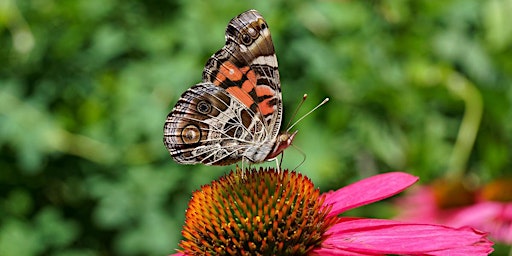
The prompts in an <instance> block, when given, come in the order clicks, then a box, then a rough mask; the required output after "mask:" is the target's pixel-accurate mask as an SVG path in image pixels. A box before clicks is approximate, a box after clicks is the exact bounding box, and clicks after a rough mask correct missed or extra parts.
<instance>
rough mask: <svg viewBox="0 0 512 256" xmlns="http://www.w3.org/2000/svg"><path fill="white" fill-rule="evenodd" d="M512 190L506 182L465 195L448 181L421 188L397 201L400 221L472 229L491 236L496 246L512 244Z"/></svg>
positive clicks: (494, 183) (454, 184)
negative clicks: (468, 227)
mask: <svg viewBox="0 0 512 256" xmlns="http://www.w3.org/2000/svg"><path fill="white" fill-rule="evenodd" d="M511 190H512V182H511V181H507V180H500V181H497V182H493V183H490V184H488V185H487V186H486V187H484V188H483V189H481V190H480V191H467V190H466V191H465V192H463V191H464V188H463V186H462V185H461V183H456V182H452V183H450V182H446V181H445V182H437V183H434V184H432V185H431V186H418V187H415V188H414V189H413V190H412V191H411V193H408V194H407V195H406V196H405V197H402V198H400V199H399V200H398V201H397V206H398V208H399V210H400V214H399V215H398V216H397V219H400V220H406V221H414V222H421V223H431V224H441V225H447V226H452V227H461V226H470V227H474V228H477V229H479V230H483V231H485V232H488V233H489V236H490V237H491V238H492V239H493V240H495V241H496V242H501V243H506V244H512V202H511V201H510V197H511V196H512V191H511ZM461 192H462V194H461ZM505 197H507V198H505ZM460 198H466V199H464V200H462V201H461V200H460ZM454 199H458V201H457V202H455V201H454Z"/></svg>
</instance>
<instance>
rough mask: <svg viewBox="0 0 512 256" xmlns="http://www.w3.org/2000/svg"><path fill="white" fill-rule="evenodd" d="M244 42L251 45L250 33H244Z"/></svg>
mask: <svg viewBox="0 0 512 256" xmlns="http://www.w3.org/2000/svg"><path fill="white" fill-rule="evenodd" d="M241 39H242V43H243V44H245V45H250V44H251V43H252V38H251V36H250V35H249V34H242V38H241Z"/></svg>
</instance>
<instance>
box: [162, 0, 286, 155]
mask: <svg viewBox="0 0 512 256" xmlns="http://www.w3.org/2000/svg"><path fill="white" fill-rule="evenodd" d="M202 77H203V81H202V83H199V84H196V85H194V86H192V87H191V88H190V89H188V90H187V91H185V92H184V93H183V94H182V95H181V97H180V99H179V100H178V102H177V103H176V105H175V107H174V108H173V110H172V111H171V113H169V115H168V116H167V120H166V122H165V125H164V144H165V146H166V147H167V149H168V150H169V152H170V154H171V156H172V157H173V159H174V160H175V161H176V162H178V163H181V164H196V163H203V164H206V165H228V164H233V163H236V162H238V161H248V162H251V163H260V162H264V161H268V160H272V159H274V158H275V157H277V156H278V155H279V154H280V153H281V152H282V151H283V150H284V149H285V148H287V147H288V146H289V145H290V144H291V143H292V141H293V138H294V136H295V133H296V132H295V133H288V132H283V133H279V130H280V128H281V122H282V113H283V106H282V96H281V84H280V80H279V71H278V64H277V58H276V55H275V51H274V45H273V42H272V38H271V36H270V30H269V28H268V25H267V23H266V21H265V20H264V19H263V17H262V16H261V14H259V13H258V12H257V11H255V10H249V11H246V12H244V13H242V14H240V15H238V16H237V17H235V18H233V19H232V20H231V21H230V22H229V24H228V26H227V28H226V44H225V45H224V47H223V48H222V49H221V50H219V51H217V52H216V53H215V54H213V55H212V57H211V58H210V59H209V60H208V61H207V63H206V65H205V68H204V70H203V76H202Z"/></svg>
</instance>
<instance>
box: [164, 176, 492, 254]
mask: <svg viewBox="0 0 512 256" xmlns="http://www.w3.org/2000/svg"><path fill="white" fill-rule="evenodd" d="M245 177H246V178H245V179H241V178H240V171H237V173H233V172H232V173H230V174H228V175H226V176H224V177H222V178H221V179H219V180H218V181H214V182H213V183H212V184H211V185H206V186H203V187H202V188H201V190H198V191H196V192H195V193H194V194H193V197H192V199H191V201H190V203H189V208H188V210H187V214H186V216H187V217H186V222H185V226H184V229H183V231H182V234H183V236H184V240H183V241H182V242H181V243H180V246H181V247H182V250H181V252H179V253H176V254H173V255H198V254H199V255H214V254H217V255H218V254H221V255H327V256H329V255H384V254H408V255H448V254H449V255H469V254H471V255H487V254H488V253H490V252H492V247H491V246H492V243H491V242H490V241H489V240H487V238H486V234H485V233H482V232H480V231H477V230H475V229H472V228H467V227H464V228H459V229H454V228H450V227H446V226H440V225H430V224H415V223H406V222H400V221H395V220H384V219H367V218H352V217H339V216H338V215H339V214H340V213H342V212H345V211H347V210H350V209H353V208H356V207H359V206H362V205H366V204H370V203H373V202H376V201H379V200H382V199H384V198H387V197H390V196H393V195H395V194H397V193H399V192H401V191H403V190H404V189H405V188H407V187H409V186H410V185H412V184H413V183H415V182H416V181H417V180H418V178H417V177H414V176H411V175H409V174H406V173H400V172H393V173H386V174H381V175H376V176H373V177H370V178H367V179H364V180H361V181H359V182H356V183H354V184H351V185H349V186H346V187H344V188H341V189H339V190H337V191H333V192H328V193H324V194H320V193H319V190H318V188H316V189H315V188H314V185H313V183H312V182H311V181H310V180H309V179H308V178H307V177H305V176H303V175H301V174H297V173H295V172H288V171H284V172H281V173H277V172H275V171H274V170H273V169H270V170H262V169H260V170H259V171H256V170H252V171H250V172H249V174H248V175H245Z"/></svg>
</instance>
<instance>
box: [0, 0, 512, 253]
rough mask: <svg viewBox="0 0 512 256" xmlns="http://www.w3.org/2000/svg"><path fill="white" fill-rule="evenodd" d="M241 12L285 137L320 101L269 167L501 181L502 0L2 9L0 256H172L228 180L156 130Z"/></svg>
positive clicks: (55, 1) (510, 64) (326, 184)
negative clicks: (265, 38) (187, 221)
mask: <svg viewBox="0 0 512 256" xmlns="http://www.w3.org/2000/svg"><path fill="white" fill-rule="evenodd" d="M253 8H254V9H258V10H259V11H260V12H261V13H262V14H263V15H264V16H265V18H266V19H267V21H268V23H269V25H270V28H271V31H272V36H273V39H274V43H275V47H276V51H277V56H278V59H279V64H280V72H281V79H282V86H283V97H284V103H285V109H286V113H285V117H284V118H285V122H284V123H285V124H286V123H287V121H288V120H289V119H290V118H291V117H290V114H291V113H292V112H293V109H294V108H295V106H296V105H297V104H298V102H299V101H300V99H301V98H302V94H303V93H308V94H309V98H308V100H307V101H306V103H305V105H306V106H305V107H303V108H302V109H301V111H300V113H304V112H306V111H307V110H308V109H311V108H312V107H313V106H314V105H316V104H317V103H318V102H320V101H321V100H322V99H323V98H324V97H330V98H331V102H329V104H327V105H326V106H324V107H322V108H321V109H320V110H318V111H316V112H315V113H314V114H312V115H311V116H310V117H308V118H306V119H305V120H304V121H302V122H301V123H300V124H299V125H298V126H297V129H299V134H298V136H297V138H296V141H295V142H294V145H295V147H297V148H298V149H299V150H297V149H294V148H291V149H288V150H287V151H286V153H285V154H284V163H283V166H284V167H285V168H295V167H296V166H297V165H299V164H300V162H301V161H302V160H303V159H304V156H303V155H302V154H301V151H303V152H304V154H305V156H306V159H305V162H304V163H303V164H302V165H300V166H299V167H298V170H299V171H301V172H302V173H305V174H306V175H308V176H309V177H311V178H312V179H313V181H314V182H315V184H316V185H317V186H319V187H321V188H322V190H328V189H335V188H338V187H341V186H343V185H344V184H347V183H349V182H352V181H354V180H358V179H360V178H361V177H364V176H368V175H372V174H375V173H378V172H382V171H392V170H404V171H409V172H411V173H413V174H415V175H419V176H420V177H421V179H422V181H423V182H428V181H430V180H432V179H433V178H436V177H439V176H442V175H444V173H445V172H447V171H461V170H462V171H465V172H466V173H468V174H471V175H474V176H475V177H478V178H479V179H480V180H482V181H487V180H491V179H494V178H499V177H501V176H504V175H507V174H510V173H511V169H512V160H511V159H512V158H511V156H512V155H511V153H510V149H511V148H512V111H511V107H512V87H511V86H512V58H511V57H510V56H512V44H511V43H512V26H510V24H512V16H511V15H510V13H512V0H488V1H479V0H448V1H430V0H417V1H412V0H399V1H396V0H382V1H341V0H340V1H234V0H229V1H215V2H213V1H204V0H203V1H199V0H189V1H174V0H162V1H156V0H149V1H134V0H126V1H119V0H75V1H64V0H30V1H29V0H2V1H0V43H1V45H2V47H0V59H1V62H2V64H1V67H0V198H1V201H0V255H41V254H45V255H76V256H79V255H80V256H81V255H166V254H169V253H172V252H173V251H174V249H176V247H177V244H178V241H179V239H180V236H181V235H180V229H181V226H182V224H183V218H184V210H185V208H186V203H187V201H188V200H189V198H190V195H191V193H192V191H194V190H196V189H198V188H199V187H200V185H201V184H205V183H208V182H210V181H211V180H212V179H214V178H216V177H219V176H221V175H222V174H223V173H224V172H226V171H228V170H229V169H231V168H232V167H206V166H199V165H198V166H181V165H178V164H176V163H174V162H173V161H172V160H171V158H170V157H169V155H168V152H167V150H166V149H165V148H164V146H163V144H162V127H163V123H164V120H165V118H166V115H167V113H168V112H169V111H170V109H171V108H172V106H173V105H174V103H175V102H176V100H177V99H178V97H179V96H180V94H181V93H182V92H183V91H184V90H186V89H187V88H188V87H190V86H192V85H193V84H195V83H197V82H199V81H200V78H201V72H202V68H203V66H204V63H205V62H206V60H207V59H208V57H209V56H210V55H211V54H213V53H214V52H215V51H217V50H218V49H220V48H221V47H222V46H223V44H224V29H225V27H226V25H227V22H228V21H229V20H230V19H231V18H232V17H234V16H235V15H237V14H239V13H241V12H243V11H245V10H247V9H253ZM468 88H469V89H468ZM479 102H481V103H482V104H480V105H479V104H478V103H479ZM479 106H480V107H479ZM482 109H483V113H482V116H481V122H480V121H479V118H480V114H479V113H480V112H479V111H482ZM299 115H300V114H299ZM465 115H466V116H467V118H469V119H468V120H473V123H471V122H470V123H469V126H468V127H469V128H467V129H469V130H468V131H466V130H461V134H462V135H461V136H459V135H458V134H459V128H460V127H461V124H462V122H463V118H464V117H465ZM475 129H478V130H475ZM472 131H473V132H477V136H476V142H475V144H474V146H473V144H472V142H471V133H472ZM468 134H469V137H468V136H467V135H468ZM464 142H465V143H464ZM456 143H461V145H460V148H458V149H457V150H455V151H454V148H456V147H455V145H456ZM270 165H271V166H274V163H270ZM368 211H378V210H376V209H375V207H373V208H369V210H368ZM384 211H386V209H384ZM361 214H368V213H364V212H362V213H361Z"/></svg>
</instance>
